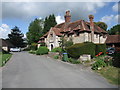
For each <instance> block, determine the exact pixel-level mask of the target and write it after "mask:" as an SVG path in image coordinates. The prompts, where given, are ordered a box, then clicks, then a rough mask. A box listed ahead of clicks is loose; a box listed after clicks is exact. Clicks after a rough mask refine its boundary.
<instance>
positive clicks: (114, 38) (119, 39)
mask: <svg viewBox="0 0 120 90" xmlns="http://www.w3.org/2000/svg"><path fill="white" fill-rule="evenodd" d="M106 43H107V44H109V43H120V35H108V36H107V39H106Z"/></svg>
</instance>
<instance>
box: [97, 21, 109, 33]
mask: <svg viewBox="0 0 120 90" xmlns="http://www.w3.org/2000/svg"><path fill="white" fill-rule="evenodd" d="M95 24H96V25H98V26H99V27H100V28H102V29H103V30H105V31H106V30H107V27H108V26H107V24H106V23H104V22H95Z"/></svg>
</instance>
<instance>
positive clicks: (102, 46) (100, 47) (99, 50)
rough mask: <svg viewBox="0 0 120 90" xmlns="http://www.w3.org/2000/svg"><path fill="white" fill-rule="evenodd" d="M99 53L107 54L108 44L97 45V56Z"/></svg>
mask: <svg viewBox="0 0 120 90" xmlns="http://www.w3.org/2000/svg"><path fill="white" fill-rule="evenodd" d="M99 52H103V54H105V53H106V44H96V48H95V54H96V55H97V54H98V53H99Z"/></svg>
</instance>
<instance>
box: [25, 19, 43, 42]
mask: <svg viewBox="0 0 120 90" xmlns="http://www.w3.org/2000/svg"><path fill="white" fill-rule="evenodd" d="M43 24H44V23H43V20H42V19H37V18H36V19H35V20H34V21H33V22H31V23H30V25H29V31H28V32H27V34H26V36H27V39H28V44H31V43H37V42H38V40H39V38H40V37H41V36H42V35H43Z"/></svg>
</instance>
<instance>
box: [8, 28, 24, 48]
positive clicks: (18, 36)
mask: <svg viewBox="0 0 120 90" xmlns="http://www.w3.org/2000/svg"><path fill="white" fill-rule="evenodd" d="M8 37H9V41H10V42H11V43H12V44H13V45H14V46H15V47H23V46H24V42H23V41H24V40H23V37H24V35H23V33H21V31H20V30H19V28H18V27H17V26H15V27H14V28H13V29H11V34H8Z"/></svg>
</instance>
